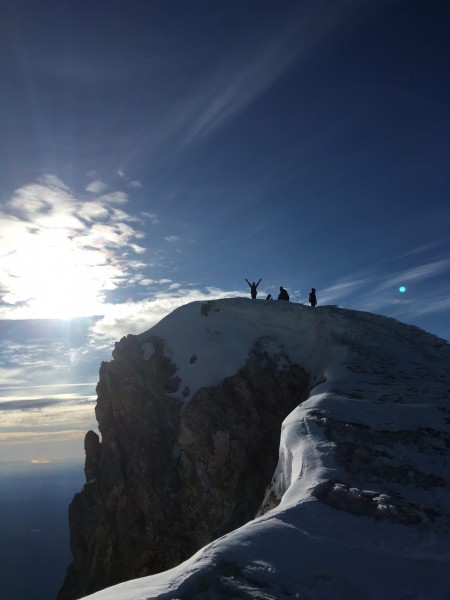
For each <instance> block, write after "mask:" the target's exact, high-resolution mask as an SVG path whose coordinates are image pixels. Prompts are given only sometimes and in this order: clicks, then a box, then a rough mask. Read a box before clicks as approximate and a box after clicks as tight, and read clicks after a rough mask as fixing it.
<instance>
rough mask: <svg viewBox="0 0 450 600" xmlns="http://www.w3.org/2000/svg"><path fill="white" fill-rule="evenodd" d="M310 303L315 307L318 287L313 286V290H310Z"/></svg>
mask: <svg viewBox="0 0 450 600" xmlns="http://www.w3.org/2000/svg"><path fill="white" fill-rule="evenodd" d="M309 303H310V304H311V306H313V307H314V306H316V304H317V298H316V289H315V288H311V291H310V292H309Z"/></svg>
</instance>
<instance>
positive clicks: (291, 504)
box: [59, 299, 450, 600]
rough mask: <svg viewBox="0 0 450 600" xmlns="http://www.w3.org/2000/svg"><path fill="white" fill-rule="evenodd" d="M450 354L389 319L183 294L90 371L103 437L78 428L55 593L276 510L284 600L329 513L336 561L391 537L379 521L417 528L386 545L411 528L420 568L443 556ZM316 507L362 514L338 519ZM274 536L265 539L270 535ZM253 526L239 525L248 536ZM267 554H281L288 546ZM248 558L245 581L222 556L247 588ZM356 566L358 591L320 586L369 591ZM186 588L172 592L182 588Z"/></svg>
mask: <svg viewBox="0 0 450 600" xmlns="http://www.w3.org/2000/svg"><path fill="white" fill-rule="evenodd" d="M449 364H450V350H449V345H448V344H447V343H446V342H445V341H443V340H439V339H438V338H436V337H435V336H432V335H430V334H427V333H425V332H423V331H421V330H418V329H417V328H414V327H409V326H406V325H403V324H401V323H398V322H397V321H394V320H392V319H387V318H384V317H377V316H375V315H370V314H367V313H356V312H354V311H345V310H341V309H337V308H335V307H322V308H319V309H311V308H309V307H305V306H301V305H292V304H287V303H280V302H265V301H261V302H256V301H255V302H252V301H251V300H243V299H236V300H221V301H216V302H210V303H192V304H190V305H187V306H185V307H182V308H181V309H178V310H177V311H175V312H174V313H172V314H171V315H169V316H168V317H166V319H163V321H161V322H160V323H159V324H158V325H157V326H155V327H153V328H152V329H151V330H149V331H148V332H146V333H144V334H141V335H140V336H127V337H126V338H123V339H122V340H121V341H120V342H119V343H118V344H116V346H115V349H114V352H113V361H112V362H109V363H104V364H102V366H101V369H100V380H99V383H98V387H97V392H98V401H97V408H96V414H97V420H98V423H99V430H100V434H101V441H100V440H99V437H98V436H97V434H95V433H94V432H88V434H87V435H86V440H85V449H86V466H85V472H86V484H85V486H84V487H83V490H82V491H81V492H80V493H79V494H77V495H76V496H75V498H74V500H73V502H72V504H71V505H70V509H69V518H70V530H71V549H72V554H73V563H72V565H71V566H70V567H69V569H68V572H67V577H66V580H65V582H64V585H63V587H62V589H61V591H60V594H59V598H60V600H72V599H76V598H80V597H83V596H85V595H86V594H89V593H92V592H94V591H95V590H99V589H102V588H104V587H107V586H111V585H113V584H115V583H117V582H120V581H124V580H128V579H133V578H137V577H141V576H143V575H148V574H152V573H158V572H161V571H164V570H166V569H168V568H170V567H173V566H175V565H177V564H179V563H180V562H182V561H183V560H185V559H187V558H188V557H190V556H191V555H192V554H193V553H194V552H195V551H196V550H198V549H199V548H202V547H204V546H205V545H206V544H207V543H208V542H210V541H212V540H215V539H216V538H218V537H219V536H221V535H222V534H224V533H227V532H231V531H234V530H236V528H238V527H239V526H241V525H243V524H244V523H247V522H249V521H252V520H253V519H254V518H255V517H256V516H257V515H264V514H265V513H266V514H267V515H268V517H267V519H268V520H264V519H266V517H260V519H263V521H262V523H265V524H266V525H267V524H268V523H273V522H274V521H273V519H274V518H275V519H276V520H277V522H278V523H280V522H286V523H287V524H289V531H290V534H289V535H290V536H293V535H294V532H298V536H300V537H302V536H303V537H302V539H301V540H299V541H298V543H297V542H296V544H297V545H295V546H293V548H294V547H295V548H296V550H295V552H294V555H295V556H296V561H297V562H296V563H295V564H296V566H295V568H294V567H291V568H290V570H289V572H288V574H287V575H286V579H285V581H284V582H283V586H284V587H283V589H285V591H286V590H287V591H286V597H288V596H290V595H291V592H292V594H293V593H297V592H298V589H299V585H300V584H299V582H297V583H295V584H294V583H292V581H291V579H292V569H294V571H297V570H298V569H300V571H299V572H300V573H302V571H301V567H300V564H301V561H302V560H303V556H309V557H310V558H309V559H308V561H309V562H308V564H310V566H309V567H305V570H304V572H303V577H304V579H303V580H301V581H302V585H303V581H306V580H307V579H308V577H310V574H309V569H310V568H312V567H311V565H312V562H311V561H313V558H311V557H313V556H314V552H315V551H314V550H312V549H311V548H310V549H309V550H307V548H308V547H309V546H308V544H310V543H311V540H314V539H318V538H319V537H320V536H319V535H318V533H317V531H315V530H314V533H313V529H314V527H316V525H313V524H314V523H317V524H318V525H317V527H319V528H323V527H324V525H323V523H325V522H326V523H329V524H330V523H333V525H329V529H328V530H327V534H326V537H327V538H329V539H331V538H333V535H334V534H335V533H336V532H334V530H333V527H334V523H336V524H339V526H338V527H336V529H339V531H338V532H337V533H336V539H338V540H339V543H341V541H342V540H345V539H347V538H348V539H347V542H345V544H344V547H343V548H341V549H340V550H338V553H339V555H340V557H341V559H342V560H343V558H342V557H344V556H346V553H348V552H350V551H351V550H350V549H351V548H358V547H360V548H361V551H360V552H359V555H361V556H363V555H364V551H363V550H362V549H363V548H364V547H365V545H366V544H367V545H368V546H370V548H369V551H368V552H369V555H370V556H371V557H372V558H370V560H372V559H373V557H374V556H375V554H376V553H377V552H378V551H379V548H382V547H383V548H385V547H386V543H387V542H386V536H388V537H389V535H390V533H389V532H394V531H395V532H396V533H395V535H396V536H398V531H399V530H398V529H395V530H394V529H392V530H390V529H388V530H386V529H385V528H383V526H380V525H378V524H379V523H385V524H390V525H389V526H390V527H391V526H392V527H396V528H398V527H413V528H416V529H415V532H414V533H413V538H411V536H410V534H409V533H408V534H407V535H406V534H405V540H407V539H408V540H409V541H407V542H404V541H396V544H397V546H398V549H397V552H398V554H401V555H402V560H403V558H404V556H406V555H407V554H408V552H409V548H410V544H411V542H410V539H414V540H416V541H417V540H419V539H420V540H421V541H420V549H418V550H416V551H415V553H414V556H415V555H417V556H419V558H420V557H422V558H421V560H422V563H421V564H423V561H424V560H425V561H429V562H430V564H432V563H433V561H434V560H435V556H436V553H439V552H441V551H442V552H444V553H445V552H446V550H445V544H444V543H443V542H442V538H441V537H440V536H441V534H442V532H444V534H445V532H448V531H449V523H450V511H449V508H448V506H449V505H450V503H449V500H450V474H449V470H448V462H447V454H448V449H449V446H450V427H449V421H450V374H449V369H448V365H449ZM280 432H281V438H280ZM277 507H278V508H277ZM321 507H322V508H321ZM327 510H332V511H334V513H333V514H335V515H336V514H343V515H344V514H345V515H349V516H352V518H356V519H361V518H364V519H368V521H364V522H361V521H358V523H356V522H355V523H353V522H352V523H350V521H349V522H348V524H347V523H346V525H345V527H344V526H343V525H342V523H343V521H342V520H338V519H337V517H333V520H331V517H329V514H328V512H327ZM267 511H271V512H269V513H267ZM324 511H325V512H324ZM316 513H317V516H315V514H316ZM272 514H273V515H274V516H273V517H270V515H272ZM305 514H307V517H306V518H305V516H303V517H302V516H301V515H305ZM370 523H373V527H372V525H370ZM298 524H301V527H300V529H298V526H299V525H298ZM266 525H264V527H265V526H266ZM267 526H268V527H269V525H267ZM270 527H272V526H270ZM308 527H311V529H312V531H311V534H310V535H307V534H306V533H305V532H306V530H307V528H308ZM278 529H279V526H277V528H276V529H275V530H274V531H271V533H270V539H271V540H273V544H275V545H276V544H277V543H278V542H276V541H275V540H276V539H277V536H278V533H279V532H278ZM359 529H360V530H361V534H359V533H358V531H359ZM261 530H262V529H261ZM366 530H367V531H370V534H369V533H367V531H366ZM246 531H247V530H246ZM259 531H260V530H259V529H258V528H254V529H252V530H251V531H249V532H248V533H246V534H245V535H247V536H248V538H245V539H248V540H249V544H250V545H251V544H252V543H253V544H254V542H250V540H251V539H252V536H254V535H255V532H259ZM363 531H364V532H365V533H364V534H362V532H363ZM256 535H258V536H260V539H261V540H263V537H261V535H262V534H260V533H256ZM296 535H297V534H296ZM305 535H306V537H305ZM320 535H322V534H320ZM352 536H353V537H352ZM377 536H381V537H380V538H379V539H378V537H377ZM421 536H422V537H423V538H424V539H423V540H422V537H421ZM400 537H401V536H400ZM353 538H354V539H353ZM229 539H230V541H229V542H228V546H227V547H228V548H231V547H232V546H233V539H234V538H233V534H232V536H231V537H230V538H229ZM395 539H396V540H397V538H395ZM398 539H399V540H400V538H398ZM443 539H445V535H444V538H443ZM239 540H240V541H239V545H240V547H242V536H241V537H240V538H239ZM367 540H370V542H367ZM402 540H403V538H402ZM431 540H435V542H432V541H431ZM438 540H439V541H438ZM333 543H336V544H337V543H338V542H333ZM291 544H292V542H291ZM436 545H437V548H438V549H436V547H435V546H436ZM269 546H270V543H269ZM269 546H267V541H266V542H260V545H259V546H258V547H260V548H261V552H263V553H264V550H263V549H264V548H268V547H269ZM372 546H373V547H372ZM447 546H448V544H447ZM218 547H219V546H218ZM302 548H303V550H302ZM400 548H401V550H400ZM448 550H450V549H448ZM227 552H230V550H227ZM240 552H241V551H240ZM278 552H279V554H280V556H284V558H283V561H284V562H283V565H287V564H289V560H290V559H291V555H292V551H288V553H287V554H286V549H285V548H284V549H283V548H282V547H281V546H280V547H279V549H278ZM322 552H323V550H322ZM223 560H224V559H223V558H222V559H221V560H219V561H218V562H217V561H213V563H214V565H216V566H211V567H208V568H207V569H206V571H207V574H206V575H205V579H204V580H202V583H201V584H199V583H198V581H197V582H196V584H195V586H194V588H195V590H196V593H200V592H199V590H200V591H201V590H202V589H204V590H212V589H216V586H218V585H219V586H222V585H223V581H224V577H225V579H226V580H227V581H228V584H227V585H231V583H230V581H229V577H228V576H227V575H226V573H225V572H224V571H223V569H222V567H221V566H220V565H223V564H225V563H226V564H229V562H228V561H227V560H225V563H224V562H223ZM272 560H276V559H273V558H272ZM352 560H354V559H352ZM396 560H397V559H396ZM408 560H409V559H405V565H403V566H401V567H402V568H403V567H404V570H405V572H408V568H409V567H408V565H409V562H408ZM253 562H254V563H255V564H259V563H261V560H260V561H253ZM262 562H264V561H262ZM347 563H348V564H347ZM347 563H345V564H344V565H341V566H340V567H339V568H338V574H337V575H336V577H340V576H341V575H342V573H343V572H344V571H345V569H346V568H347V567H348V565H350V563H351V560H348V561H347ZM252 564H253V563H252ZM261 564H262V563H261ZM391 564H393V563H392V559H388V560H387V562H386V565H391ZM427 564H428V563H427ZM433 564H434V563H433ZM227 568H228V567H227ZM258 568H259V567H258ZM258 568H257V567H256V566H254V567H252V568H251V569H250V571H251V585H250V582H249V579H248V578H246V576H245V577H244V575H242V573H244V571H245V569H244V567H242V569H241V567H239V568H238V567H237V566H235V567H233V569H235V570H236V569H237V571H236V573H237V572H239V574H240V575H239V577H241V579H242V577H244V580H245V581H244V580H243V581H244V583H245V586H247V587H246V589H250V588H251V589H253V591H254V592H255V594H256V593H257V592H258V589H259V588H258V585H259V584H258V585H256V584H255V577H256V573H257V571H258ZM282 568H283V567H281V566H280V567H279V571H280V573H281V571H282ZM364 568H368V567H367V566H365V567H364ZM383 568H384V569H385V570H386V571H387V570H388V569H389V568H390V567H388V566H384V567H383ZM396 568H397V569H400V566H398V565H397V566H396ZM433 568H434V567H433ZM240 569H241V570H240ZM327 569H328V571H327V572H328V575H326V576H325V575H324V577H325V579H327V578H330V575H329V569H332V567H331V566H330V565H328V567H327ZM233 572H234V571H233ZM397 572H400V571H397ZM433 572H434V571H433ZM436 572H437V571H436ZM311 576H312V575H311ZM233 577H234V576H233ZM236 577H237V575H236ZM239 577H238V579H239ZM320 577H322V576H320ZM320 577H319V579H320ZM365 577H366V581H369V583H368V584H367V583H361V584H360V588H358V587H357V586H356V587H355V586H354V582H352V583H351V584H350V583H348V582H346V583H345V586H344V587H343V588H342V589H343V590H344V592H345V593H344V592H343V595H342V596H341V595H339V594H338V593H337V592H336V591H335V590H334V591H333V594H334V596H333V597H336V598H340V597H342V598H344V597H345V598H349V597H355V598H356V597H358V598H359V597H361V598H362V597H366V596H364V595H361V594H362V593H363V592H362V591H361V590H362V588H363V587H364V585H367V586H368V587H369V588H370V586H372V587H373V584H371V583H370V577H369V576H368V575H367V573H366V576H365ZM232 579H233V578H232ZM238 579H236V581H237V580H238ZM256 579H257V577H256ZM363 579H364V578H363ZM425 580H426V578H425V576H423V577H422V579H421V580H420V583H421V582H422V581H425ZM330 581H331V579H330ZM346 581H347V580H346ZM243 585H244V584H243ZM268 585H269V584H268V583H267V575H264V577H263V583H261V586H262V587H261V589H262V588H264V590H265V592H264V593H265V594H266V595H265V596H264V597H267V598H281V597H283V598H284V597H285V596H284V595H280V594H281V592H280V591H278V592H274V594H273V595H270V594H269V592H268V591H267V589H268ZM277 585H278V586H279V585H280V584H279V581H277ZM314 585H316V584H314ZM323 585H324V586H325V585H326V584H325V583H324V584H323ZM417 585H419V584H418V583H417V582H416V583H414V586H416V587H417ZM183 586H184V587H183V589H184V590H185V592H184V594H183V593H181V592H173V593H174V594H175V595H174V596H171V595H170V593H169V595H168V596H167V597H177V598H178V597H180V598H192V597H194V595H195V594H194V592H193V591H192V590H191V591H189V585H188V584H183ZM202 586H203V587H202ZM245 586H244V587H245ZM249 586H250V587H249ZM252 586H253V587H252ZM255 586H256V587H255ZM330 586H331V584H330ZM429 586H430V583H427V585H426V587H427V589H429ZM232 587H233V586H232ZM331 587H332V586H331ZM353 587H355V589H354V590H353ZM291 588H292V589H291ZM350 588H351V589H352V590H353V591H351V593H350V591H349V590H350ZM186 589H187V590H188V592H186ZM218 589H219V588H218ZM221 589H222V588H221V587H220V589H219V592H218V595H217V597H219V598H221V597H223V595H221V594H222V592H221V591H220V590H221ZM223 589H224V591H223V593H224V594H225V592H226V593H227V594H228V595H229V594H233V593H234V594H235V596H236V597H239V598H240V597H242V598H244V597H247V596H245V594H243V593H242V594H241V595H239V593H238V591H236V590H234V591H233V589H231V588H230V589H228V588H227V589H225V588H223ZM277 589H278V588H277ZM324 589H325V587H324ZM333 589H334V588H333ZM373 589H375V588H374V587H373ZM345 590H347V591H345ZM355 590H356V591H355ZM358 590H359V591H358ZM288 592H289V593H288ZM306 592H307V588H305V593H306ZM205 593H206V592H205ZM208 593H210V592H208ZM258 593H259V592H258ZM283 593H284V592H283ZM330 593H331V592H330ZM352 594H353V595H352ZM355 594H356V595H355ZM358 594H359V595H358ZM383 596H384V597H387V598H389V597H392V598H394V597H397V596H389V593H385V591H384V590H383ZM126 597H127V598H128V597H130V598H131V597H134V595H133V594H132V593H130V595H129V596H126ZM146 597H149V598H150V597H153V596H152V595H151V594H150V593H149V594H148V596H146ZM156 597H157V596H156V595H155V598H156ZM158 597H159V596H158ZM161 597H164V598H166V596H165V595H163V596H161ZM198 597H200V596H198ZM201 597H203V596H201ZM205 597H208V598H209V597H216V596H211V595H209V596H208V594H207V595H206V596H205ZM232 597H234V596H232ZM251 597H253V596H251ZM258 597H259V596H258ZM311 597H316V596H315V595H314V594H313V595H312V596H311ZM317 597H318V596H317ZM320 597H322V596H320ZM323 597H331V596H326V595H325V596H323ZM367 597H371V596H370V595H369V596H367ZM411 597H412V596H411ZM417 597H421V596H417ZM430 597H431V596H430ZM405 598H406V596H405Z"/></svg>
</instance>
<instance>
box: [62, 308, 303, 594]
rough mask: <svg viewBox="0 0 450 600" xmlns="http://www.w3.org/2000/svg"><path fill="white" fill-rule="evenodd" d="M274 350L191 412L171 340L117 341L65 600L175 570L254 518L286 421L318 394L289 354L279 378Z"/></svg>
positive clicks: (103, 384) (75, 526)
mask: <svg viewBox="0 0 450 600" xmlns="http://www.w3.org/2000/svg"><path fill="white" fill-rule="evenodd" d="M202 308H204V307H202ZM202 314H203V313H202ZM205 316H206V315H205ZM146 344H147V345H148V344H150V345H152V346H153V348H154V352H153V354H152V355H151V356H149V357H147V356H146V355H145V352H144V351H143V348H144V347H145V346H146ZM265 344H266V340H264V339H260V340H258V341H257V342H256V343H255V344H254V346H253V349H252V351H251V352H250V354H249V356H248V357H247V360H246V362H245V366H244V367H243V368H241V369H240V370H239V371H238V372H237V373H235V374H234V375H232V376H229V377H227V378H225V379H224V380H223V381H222V382H220V383H219V384H218V385H216V386H214V387H209V388H201V389H199V390H198V391H197V392H196V393H194V395H193V397H192V398H191V399H190V401H189V403H187V404H186V405H184V404H183V402H182V400H180V399H177V398H175V397H174V396H173V395H171V393H172V392H175V391H176V390H178V388H179V385H180V381H179V379H178V378H177V374H176V366H175V365H174V364H173V363H172V362H171V360H170V359H169V358H168V357H167V356H165V348H164V342H163V340H161V339H159V338H158V337H155V336H153V335H149V336H148V337H146V338H142V337H141V339H139V340H138V339H137V337H135V336H131V335H129V336H127V337H126V338H123V339H122V340H121V341H120V343H117V344H116V346H115V350H114V352H113V358H114V360H113V361H112V362H109V363H103V364H102V366H101V369H100V381H99V383H98V386H97V393H98V401H97V407H96V415H97V420H98V423H99V430H100V432H101V436H102V439H101V442H100V441H99V439H98V436H97V435H96V434H95V433H94V432H92V431H91V432H88V434H87V435H86V440H85V449H86V465H85V473H86V481H87V483H86V485H85V486H84V488H83V490H82V491H81V492H80V493H78V494H76V496H75V497H74V499H73V501H72V503H71V505H70V508H69V520H70V530H71V550H72V554H73V564H72V565H71V566H70V567H69V569H68V572H67V576H66V580H65V582H64V585H63V587H62V589H61V591H60V593H59V596H58V597H59V599H60V600H74V599H76V598H80V597H82V596H84V595H86V594H88V593H92V592H94V591H96V590H99V589H102V588H104V587H107V586H110V585H113V584H115V583H118V582H121V581H124V580H128V579H131V578H136V577H140V576H143V575H146V574H151V573H156V572H159V571H162V570H165V569H167V568H170V567H172V566H175V565H177V564H178V563H180V562H181V561H183V560H184V559H186V558H188V557H189V556H191V555H192V554H193V553H194V552H195V551H196V550H197V549H199V548H200V547H202V546H203V545H205V544H206V543H208V542H210V541H212V540H213V539H215V538H217V537H218V536H220V535H222V534H224V533H226V532H229V531H231V530H233V529H235V528H236V527H238V526H240V525H242V524H243V523H245V522H247V521H249V520H251V519H252V518H254V517H255V515H256V513H257V511H258V508H259V506H260V504H261V502H262V500H263V497H264V492H265V489H266V487H267V485H268V484H269V482H270V480H271V477H272V475H273V472H274V469H275V467H276V464H277V460H278V446H279V440H280V428H281V423H282V421H283V419H284V418H285V417H286V415H287V414H289V412H290V411H292V409H293V408H294V407H295V406H297V405H298V404H299V403H301V402H302V401H303V400H304V399H305V398H306V396H307V392H308V386H309V379H308V374H307V373H306V372H305V371H304V370H303V369H302V368H300V367H299V366H298V365H295V364H290V362H289V358H288V357H287V356H283V357H282V361H283V368H282V369H280V368H279V364H278V362H277V359H278V361H279V360H280V356H278V357H276V358H274V357H273V355H272V354H271V353H268V352H266V350H265ZM190 362H191V364H193V363H195V360H192V359H191V360H190ZM187 393H188V392H187Z"/></svg>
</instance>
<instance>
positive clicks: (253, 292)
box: [245, 279, 261, 300]
mask: <svg viewBox="0 0 450 600" xmlns="http://www.w3.org/2000/svg"><path fill="white" fill-rule="evenodd" d="M245 281H246V282H247V283H248V285H249V286H250V295H251V297H252V300H255V298H256V294H257V293H258V292H257V291H256V288H257V287H258V285H259V284H260V283H261V279H260V280H259V281H258V283H255V282H253V283H250V281H249V280H248V279H246V280H245Z"/></svg>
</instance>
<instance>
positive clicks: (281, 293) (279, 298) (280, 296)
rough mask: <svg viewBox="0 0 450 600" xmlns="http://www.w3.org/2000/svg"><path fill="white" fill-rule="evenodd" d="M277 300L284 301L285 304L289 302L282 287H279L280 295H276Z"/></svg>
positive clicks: (287, 295)
mask: <svg viewBox="0 0 450 600" xmlns="http://www.w3.org/2000/svg"><path fill="white" fill-rule="evenodd" d="M278 300H286V302H289V294H288V293H287V291H286V290H285V289H284V287H282V286H280V293H279V294H278Z"/></svg>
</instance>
